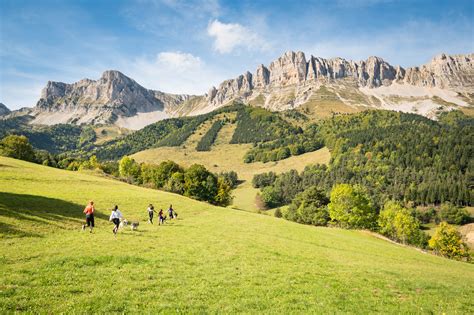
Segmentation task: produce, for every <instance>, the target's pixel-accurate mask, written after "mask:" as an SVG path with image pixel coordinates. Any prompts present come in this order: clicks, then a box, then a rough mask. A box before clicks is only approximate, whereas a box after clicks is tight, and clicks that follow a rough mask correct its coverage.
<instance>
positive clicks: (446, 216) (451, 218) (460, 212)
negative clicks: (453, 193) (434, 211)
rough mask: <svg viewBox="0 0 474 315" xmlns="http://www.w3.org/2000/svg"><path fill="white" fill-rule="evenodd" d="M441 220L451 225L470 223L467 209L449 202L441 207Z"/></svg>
mask: <svg viewBox="0 0 474 315" xmlns="http://www.w3.org/2000/svg"><path fill="white" fill-rule="evenodd" d="M439 218H440V220H441V221H446V222H448V223H449V224H457V225H461V224H465V223H467V222H468V221H469V213H468V212H467V210H466V209H464V208H460V207H457V206H455V205H453V204H451V203H449V202H447V203H444V204H442V205H441V208H440V210H439Z"/></svg>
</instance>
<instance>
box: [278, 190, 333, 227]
mask: <svg viewBox="0 0 474 315" xmlns="http://www.w3.org/2000/svg"><path fill="white" fill-rule="evenodd" d="M328 203H329V199H328V198H327V197H326V195H325V193H324V192H323V191H322V190H320V189H319V188H318V187H316V186H312V187H309V188H308V189H306V190H305V191H303V192H302V193H299V194H298V195H296V197H295V199H294V200H293V201H292V203H291V204H290V206H289V208H288V211H287V212H286V213H285V219H288V220H291V221H295V222H299V223H305V224H313V225H322V226H325V225H327V223H328V221H329V212H328V208H327V204H328Z"/></svg>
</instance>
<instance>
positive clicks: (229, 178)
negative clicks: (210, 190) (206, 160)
mask: <svg viewBox="0 0 474 315" xmlns="http://www.w3.org/2000/svg"><path fill="white" fill-rule="evenodd" d="M219 177H222V178H223V179H224V181H225V182H226V183H227V185H229V186H230V187H231V188H235V187H236V186H237V184H238V183H239V180H238V178H237V173H236V172H234V171H230V172H222V173H220V174H219Z"/></svg>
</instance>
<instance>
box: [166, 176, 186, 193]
mask: <svg viewBox="0 0 474 315" xmlns="http://www.w3.org/2000/svg"><path fill="white" fill-rule="evenodd" d="M163 188H164V189H165V190H167V191H170V192H173V193H176V194H180V195H182V194H184V173H183V172H175V173H173V175H171V177H170V178H169V179H168V181H167V182H166V185H165V186H164V187H163Z"/></svg>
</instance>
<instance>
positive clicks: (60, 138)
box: [0, 116, 95, 154]
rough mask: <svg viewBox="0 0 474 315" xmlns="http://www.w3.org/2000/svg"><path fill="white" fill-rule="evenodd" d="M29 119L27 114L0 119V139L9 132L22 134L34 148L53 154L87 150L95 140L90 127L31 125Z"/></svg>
mask: <svg viewBox="0 0 474 315" xmlns="http://www.w3.org/2000/svg"><path fill="white" fill-rule="evenodd" d="M30 120H31V117H29V116H19V117H13V118H8V119H0V139H2V138H4V137H5V136H7V135H10V134H15V135H22V136H25V137H27V138H28V140H29V142H30V143H31V144H32V145H33V146H34V147H35V148H36V149H38V150H45V151H48V152H50V153H53V154H59V153H64V152H70V151H74V150H80V149H82V150H89V149H91V148H92V144H93V143H94V141H95V132H94V131H93V129H92V128H91V127H80V126H75V125H68V124H58V125H53V126H32V125H30V124H29V121H30Z"/></svg>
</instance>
